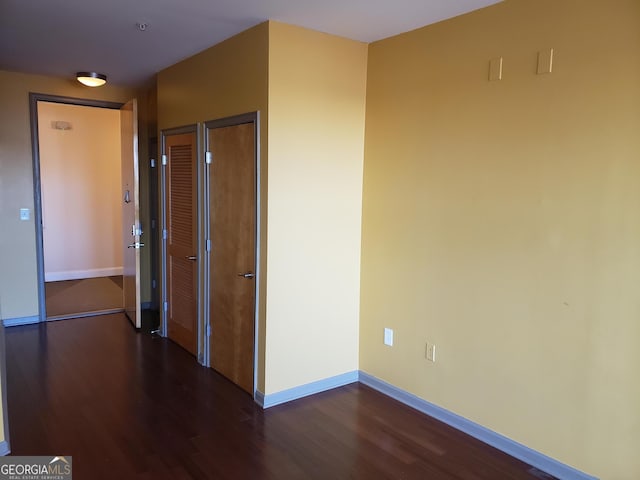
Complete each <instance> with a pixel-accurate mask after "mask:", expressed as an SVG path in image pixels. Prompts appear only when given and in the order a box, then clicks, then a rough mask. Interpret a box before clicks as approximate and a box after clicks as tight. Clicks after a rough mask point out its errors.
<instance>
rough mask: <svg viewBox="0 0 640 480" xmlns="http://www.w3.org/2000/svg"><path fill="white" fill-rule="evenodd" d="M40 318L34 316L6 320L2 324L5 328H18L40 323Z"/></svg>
mask: <svg viewBox="0 0 640 480" xmlns="http://www.w3.org/2000/svg"><path fill="white" fill-rule="evenodd" d="M39 322H40V317H39V316H38V315H34V316H32V317H18V318H5V319H4V320H2V324H3V325H4V326H5V327H17V326H19V325H30V324H32V323H39Z"/></svg>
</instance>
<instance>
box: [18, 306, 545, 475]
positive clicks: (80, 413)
mask: <svg viewBox="0 0 640 480" xmlns="http://www.w3.org/2000/svg"><path fill="white" fill-rule="evenodd" d="M6 350H7V377H8V378H7V380H8V384H7V393H8V411H9V427H10V443H11V450H12V454H14V455H71V456H73V469H74V478H75V479H76V480H83V479H91V480H94V479H129V478H130V479H234V480H237V479H322V480H326V479H349V478H354V479H421V480H423V479H433V480H440V479H443V480H444V479H447V480H449V479H469V480H482V479H490V480H497V479H536V478H537V479H540V478H552V477H548V476H544V474H542V472H538V471H536V470H535V469H532V468H531V467H530V466H528V465H526V464H524V463H522V462H519V461H518V460H515V459H513V458H511V457H509V456H507V455H505V454H503V453H501V452H499V451H497V450H495V449H493V448H491V447H488V446H486V445H485V444H483V443H481V442H479V441H477V440H475V439H473V438H471V437H469V436H467V435H465V434H462V433H460V432H458V431H456V430H454V429H452V428H450V427H448V426H446V425H444V424H442V423H440V422H438V421H436V420H434V419H431V418H429V417H427V416H425V415H422V414H420V413H418V412H416V411H414V410H412V409H410V408H408V407H405V406H404V405H402V404H400V403H398V402H396V401H394V400H392V399H390V398H388V397H385V396H384V395H382V394H380V393H378V392H376V391H374V390H372V389H370V388H368V387H366V386H363V385H359V384H352V385H348V386H346V387H342V388H338V389H335V390H332V391H329V392H325V393H321V394H318V395H315V396H312V397H308V398H305V399H301V400H298V401H295V402H290V403H288V404H285V405H281V406H278V407H274V408H271V409H269V410H267V411H263V410H262V409H261V408H260V407H258V406H257V405H255V404H254V403H253V400H252V398H251V397H250V396H249V395H247V394H246V393H245V392H244V391H242V390H241V389H239V388H237V387H236V386H234V385H233V384H231V383H230V382H228V381H227V380H226V379H224V378H223V377H221V376H220V375H218V374H216V373H215V372H214V371H213V370H210V369H206V368H202V367H199V366H198V365H197V364H196V361H195V359H194V358H193V357H192V356H191V355H189V354H188V353H187V352H186V351H185V350H183V349H181V348H180V347H178V346H176V345H174V344H173V343H171V342H170V341H167V340H165V339H161V338H158V337H153V336H151V335H148V334H144V333H135V332H134V331H133V329H132V328H131V327H130V325H129V323H128V320H127V319H126V318H125V317H124V316H123V315H122V314H118V315H105V316H101V317H88V318H80V319H75V320H63V321H58V322H49V323H47V324H41V325H30V326H23V327H12V328H9V329H7V330H6Z"/></svg>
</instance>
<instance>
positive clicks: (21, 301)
mask: <svg viewBox="0 0 640 480" xmlns="http://www.w3.org/2000/svg"><path fill="white" fill-rule="evenodd" d="M29 92H37V93H45V94H50V95H64V96H70V97H78V98H91V99H99V100H107V101H114V102H124V101H126V100H128V99H130V98H132V97H133V96H134V95H135V92H134V91H132V90H130V89H124V88H118V87H114V86H112V85H109V84H107V85H106V86H104V87H101V88H98V89H94V90H92V89H89V88H87V87H83V86H82V85H80V84H78V82H76V81H75V80H73V79H70V78H69V79H65V78H53V77H45V76H40V75H29V74H21V73H13V72H7V71H0V105H2V108H1V109H0V231H2V232H3V234H2V235H0V265H2V267H1V269H0V298H1V299H2V314H3V316H4V318H5V319H10V318H19V317H31V316H36V315H38V288H37V285H38V282H37V269H36V268H37V267H36V244H35V226H34V223H33V216H32V217H31V221H28V222H24V221H20V219H19V210H20V208H29V209H31V211H32V212H33V166H32V165H33V163H32V154H31V137H30V136H31V127H30V125H29Z"/></svg>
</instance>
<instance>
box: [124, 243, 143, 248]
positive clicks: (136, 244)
mask: <svg viewBox="0 0 640 480" xmlns="http://www.w3.org/2000/svg"><path fill="white" fill-rule="evenodd" d="M142 247H144V243H141V242H136V243H132V244H131V245H129V246H128V247H127V248H142Z"/></svg>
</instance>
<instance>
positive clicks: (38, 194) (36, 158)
mask: <svg viewBox="0 0 640 480" xmlns="http://www.w3.org/2000/svg"><path fill="white" fill-rule="evenodd" d="M38 102H50V103H63V104H67V105H78V106H81V107H99V108H109V109H113V110H119V109H120V107H122V106H123V105H124V103H118V102H108V101H104V100H92V99H88V98H75V97H65V96H60V95H49V94H46V93H33V92H30V93H29V117H30V123H31V152H32V159H33V220H34V224H35V230H36V263H37V271H38V317H39V321H40V322H46V321H47V309H46V298H45V287H44V284H45V281H44V238H43V231H42V188H41V187H42V185H41V183H40V132H39V130H38Z"/></svg>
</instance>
